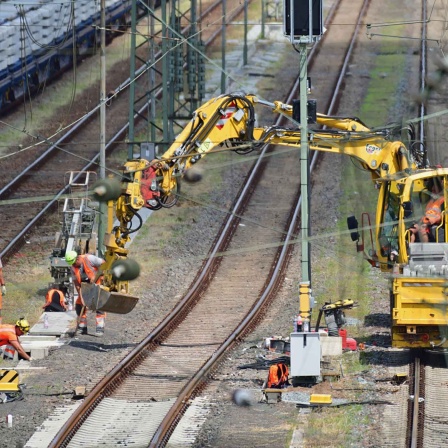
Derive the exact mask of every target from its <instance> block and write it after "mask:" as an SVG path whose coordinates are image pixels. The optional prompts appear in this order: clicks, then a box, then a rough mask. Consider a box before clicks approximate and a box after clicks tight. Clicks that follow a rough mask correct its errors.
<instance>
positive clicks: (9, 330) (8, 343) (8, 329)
mask: <svg viewBox="0 0 448 448" xmlns="http://www.w3.org/2000/svg"><path fill="white" fill-rule="evenodd" d="M29 331H30V324H29V323H28V321H27V320H26V319H24V318H23V317H21V318H20V319H19V320H18V321H17V322H16V324H15V325H0V349H1V350H2V352H3V358H4V359H14V354H15V352H16V350H17V351H18V353H19V359H20V358H23V359H25V360H27V361H31V356H29V355H28V354H27V353H26V352H25V350H24V349H23V347H22V344H21V343H20V342H19V338H18V337H19V336H22V335H23V334H27V333H28V332H29Z"/></svg>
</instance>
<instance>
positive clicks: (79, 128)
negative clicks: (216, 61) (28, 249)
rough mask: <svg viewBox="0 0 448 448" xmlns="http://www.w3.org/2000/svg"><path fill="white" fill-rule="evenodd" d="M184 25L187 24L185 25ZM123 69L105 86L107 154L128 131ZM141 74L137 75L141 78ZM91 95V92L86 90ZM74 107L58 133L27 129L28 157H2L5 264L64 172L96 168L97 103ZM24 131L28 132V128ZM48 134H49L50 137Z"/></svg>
mask: <svg viewBox="0 0 448 448" xmlns="http://www.w3.org/2000/svg"><path fill="white" fill-rule="evenodd" d="M235 3H236V2H235ZM206 6H207V7H206ZM220 6H221V2H220V1H214V2H211V3H209V4H208V5H204V11H203V12H202V15H201V18H200V20H202V21H211V22H212V23H214V22H215V21H216V17H217V16H219V15H220V14H221V8H220ZM229 8H230V9H229V11H230V13H229V21H231V20H233V19H234V18H235V17H237V16H238V14H240V13H241V12H242V10H243V6H241V5H240V6H237V5H236V6H235V5H233V3H232V4H231V5H229ZM188 26H189V25H186V26H185V28H186V29H188ZM218 29H219V27H218ZM183 32H186V30H183ZM204 35H205V36H204V39H205V44H206V46H209V45H211V44H212V43H213V42H214V40H215V39H217V38H218V37H219V31H217V30H216V27H209V28H208V29H207V30H206V32H205V33H204ZM161 56H162V54H161V52H159V53H157V54H156V55H155V56H154V60H159V59H161ZM159 63H160V62H159ZM146 68H147V67H146V65H144V64H142V65H141V67H140V68H138V70H137V74H141V73H142V72H143V71H144V70H145V69H146ZM126 70H128V69H127V65H126V64H121V67H118V68H116V69H115V70H114V71H113V73H114V77H113V79H114V80H115V82H117V85H115V86H109V89H108V90H113V91H114V92H116V95H115V96H114V99H113V101H112V102H111V104H110V106H109V107H108V110H107V130H106V141H107V144H106V151H107V153H108V154H109V155H110V153H111V152H112V151H113V150H114V149H117V148H123V147H124V145H125V142H124V141H125V136H126V132H127V130H128V122H127V114H123V113H122V111H123V110H128V107H129V96H128V89H127V86H128V85H129V77H128V73H126ZM159 71H161V70H159ZM120 76H121V78H120ZM143 78H144V77H141V76H140V80H143ZM89 95H93V93H92V92H90V93H89ZM160 95H161V91H158V92H157V94H156V96H160ZM95 96H96V94H95ZM146 107H147V105H146V104H143V105H140V109H139V110H138V111H137V114H136V120H137V121H136V123H138V121H139V119H140V118H141V113H142V110H143V109H144V108H146ZM78 111H79V112H81V114H82V115H81V118H80V117H79V116H76V118H74V119H73V124H72V125H70V126H68V128H67V129H66V130H65V131H64V132H63V133H58V131H57V129H56V128H55V129H54V130H53V131H52V129H51V125H50V126H49V129H48V130H47V131H46V132H45V134H46V135H47V136H45V137H44V136H43V135H41V134H31V133H29V137H30V138H29V139H28V140H27V142H28V143H30V149H28V151H27V152H26V154H27V157H26V158H25V157H20V158H18V157H17V156H11V157H9V158H6V159H4V160H3V161H2V169H3V173H4V176H3V179H2V185H1V187H0V200H1V201H2V216H3V217H4V220H5V222H10V223H14V225H11V226H7V225H5V227H4V229H3V232H2V235H1V236H0V257H1V258H2V260H3V261H4V262H5V263H7V262H8V259H9V258H10V257H11V256H12V255H13V254H14V253H15V252H16V251H17V250H18V249H19V248H20V247H21V246H22V245H23V244H24V243H25V241H26V239H27V235H29V234H30V233H32V231H33V229H34V227H35V226H36V225H38V224H39V223H41V222H42V221H43V220H44V219H45V217H46V216H48V214H49V213H50V212H52V211H54V210H55V209H56V207H57V203H58V200H59V198H61V196H62V195H64V193H66V192H67V185H65V183H64V181H65V177H66V176H65V175H66V173H67V171H69V170H70V171H86V170H96V169H97V167H98V164H99V154H98V147H99V144H98V129H99V105H95V107H93V108H92V109H91V110H88V111H86V110H85V108H84V107H81V108H79V106H78ZM5 120H7V119H5ZM2 121H3V123H5V122H7V121H4V120H2ZM23 131H24V132H25V133H27V132H28V131H27V130H26V128H25V129H24V130H23ZM53 132H54V133H53ZM48 134H52V135H53V137H48ZM56 136H57V138H56ZM11 150H13V149H11ZM112 171H114V170H113V169H112ZM20 203H26V205H27V206H26V207H23V208H22V210H21V213H20V214H19V213H17V204H20Z"/></svg>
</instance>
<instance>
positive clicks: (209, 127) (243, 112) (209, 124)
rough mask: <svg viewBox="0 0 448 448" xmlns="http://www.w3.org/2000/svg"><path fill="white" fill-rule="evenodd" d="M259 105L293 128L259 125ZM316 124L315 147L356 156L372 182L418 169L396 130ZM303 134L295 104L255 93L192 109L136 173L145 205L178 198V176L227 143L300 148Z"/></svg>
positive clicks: (245, 147) (326, 120) (328, 120)
mask: <svg viewBox="0 0 448 448" xmlns="http://www.w3.org/2000/svg"><path fill="white" fill-rule="evenodd" d="M257 105H261V106H264V107H268V108H270V109H271V111H272V112H273V113H278V114H282V115H284V116H286V117H289V118H290V119H291V120H290V123H291V124H292V125H293V126H292V127H285V126H265V127H257V126H256V125H255V122H256V115H255V107H256V106H257ZM317 124H318V125H319V126H321V127H325V128H324V129H317V130H310V131H309V139H308V140H309V145H310V148H311V149H313V150H317V151H326V152H332V153H337V154H345V155H348V156H351V157H354V158H356V159H357V160H358V161H359V162H360V163H361V165H362V166H363V167H364V168H365V169H367V170H369V171H370V172H371V175H372V179H374V180H375V179H377V178H381V177H384V176H386V175H391V174H394V173H397V172H400V171H406V170H407V169H412V168H415V167H416V164H415V162H414V160H413V157H412V155H411V154H410V152H409V151H408V149H407V148H406V146H405V145H404V144H403V143H401V142H400V141H395V140H394V139H393V136H394V132H393V131H394V130H395V129H394V128H391V129H388V128H386V129H379V130H372V129H369V128H368V127H367V126H366V125H365V124H364V123H362V121H361V120H359V119H358V118H346V117H330V116H326V115H323V114H318V115H317ZM300 138H301V136H300V126H299V124H298V123H296V122H294V120H292V106H290V105H288V104H284V103H282V102H280V101H276V102H274V103H270V102H267V101H264V100H260V99H258V98H257V97H256V96H255V95H244V94H229V95H222V96H219V97H217V98H213V99H211V100H209V101H207V102H206V103H205V104H203V105H202V106H201V107H199V108H198V109H197V110H196V111H195V112H194V116H193V118H192V120H191V121H190V122H189V123H188V124H187V125H186V126H185V128H184V129H183V131H182V132H181V133H180V134H179V135H178V136H177V137H176V139H175V141H174V142H173V144H172V145H171V146H170V148H169V149H168V150H167V151H166V152H165V153H164V154H163V155H162V156H161V157H160V158H159V159H155V160H152V161H151V162H149V163H148V162H142V161H139V162H138V163H140V164H141V168H139V169H141V170H142V173H141V180H140V179H138V178H137V177H136V178H135V179H136V180H135V181H136V182H139V183H140V187H141V196H142V199H143V202H144V206H145V207H148V208H150V209H153V210H157V209H160V208H162V207H172V206H173V205H174V204H176V202H177V194H176V193H177V190H178V182H179V179H180V178H182V177H183V176H184V174H185V172H186V171H187V170H188V169H189V168H191V167H192V166H193V165H194V164H196V163H197V162H198V161H199V160H201V159H202V158H203V157H205V155H207V154H208V153H210V152H212V151H216V149H217V148H218V147H220V146H223V145H225V146H227V147H228V148H229V149H231V150H233V151H235V152H237V153H239V154H247V153H249V152H251V151H253V150H254V149H257V148H260V147H262V146H263V145H265V144H275V145H284V146H293V147H300ZM134 163H136V162H134V161H131V162H128V164H131V165H132V164H134ZM128 164H127V165H128Z"/></svg>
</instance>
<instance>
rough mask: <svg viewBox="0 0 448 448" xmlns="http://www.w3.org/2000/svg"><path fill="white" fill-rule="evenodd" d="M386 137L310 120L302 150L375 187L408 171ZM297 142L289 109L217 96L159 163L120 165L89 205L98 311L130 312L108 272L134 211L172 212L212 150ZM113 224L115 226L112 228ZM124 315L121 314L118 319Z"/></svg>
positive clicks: (335, 121)
mask: <svg viewBox="0 0 448 448" xmlns="http://www.w3.org/2000/svg"><path fill="white" fill-rule="evenodd" d="M257 105H259V106H263V107H268V108H269V109H270V110H271V112H272V113H275V114H280V115H284V116H285V117H287V118H289V119H290V120H289V123H290V126H289V127H286V126H278V125H273V126H264V127H258V126H256V113H255V108H256V106H257ZM393 131H395V130H394V129H392V128H385V129H376V130H374V129H370V128H368V127H367V126H366V125H365V124H364V123H362V121H361V120H359V119H358V118H350V117H331V116H326V115H323V114H318V115H317V126H316V129H311V128H310V130H309V131H308V142H309V146H310V148H311V149H312V150H317V151H325V152H332V153H337V154H345V155H348V156H350V157H353V158H355V159H357V160H358V161H359V162H360V164H361V165H362V166H363V167H364V168H365V169H367V170H369V171H370V173H371V176H372V179H373V180H374V181H375V180H376V179H381V178H384V177H386V176H391V175H395V174H396V173H399V172H406V171H407V170H409V169H413V168H415V167H416V165H415V162H414V161H413V157H412V155H411V153H410V152H409V151H408V149H407V148H406V146H405V145H404V144H403V143H401V142H400V141H396V140H394V138H393V136H394V135H395V133H394V132H393ZM300 142H301V130H300V125H299V123H297V122H296V121H295V120H294V119H293V107H292V106H291V105H288V104H284V103H282V102H280V101H276V102H274V103H271V102H267V101H264V100H261V99H259V98H257V97H256V96H255V95H246V94H228V95H222V96H219V97H217V98H212V99H210V100H209V101H207V102H206V103H204V104H203V105H202V106H200V107H199V108H198V109H197V110H196V111H195V112H194V114H193V118H192V119H191V120H190V122H189V123H187V125H186V126H185V128H184V129H183V130H182V132H180V134H179V135H178V136H177V137H176V139H175V140H174V142H173V143H172V145H171V146H170V148H169V149H168V150H167V151H166V152H165V153H164V154H163V155H162V156H161V157H160V158H157V159H154V160H151V161H147V160H144V159H137V160H130V161H128V162H126V163H125V166H124V170H123V178H122V180H121V182H120V183H119V184H118V185H115V186H114V187H113V188H112V190H114V193H111V192H110V191H109V190H110V188H109V187H110V185H107V182H106V183H101V184H100V187H99V188H97V189H96V192H97V193H99V195H97V199H99V200H104V201H108V207H109V223H108V231H107V234H106V236H105V241H104V243H105V246H106V255H105V258H106V263H105V265H104V277H103V283H102V285H101V288H100V289H101V291H103V293H104V291H106V293H107V294H106V295H107V301H108V303H109V305H110V306H105V307H103V308H102V309H103V310H109V311H111V309H116V308H117V307H116V303H118V301H120V300H122V301H124V302H127V303H130V304H131V305H132V308H133V306H134V305H135V302H136V298H135V297H132V296H130V295H129V281H128V279H127V278H124V277H122V278H120V277H117V275H116V273H114V266H116V265H117V263H118V264H120V263H126V261H127V255H128V249H127V248H126V247H125V246H126V244H127V243H128V242H129V240H130V237H129V235H130V234H131V233H132V232H135V231H137V230H138V229H139V228H140V226H141V222H142V220H141V218H140V216H139V210H141V209H142V208H144V207H145V208H149V209H151V210H158V209H160V208H162V207H167V208H169V207H172V206H173V205H175V204H176V202H177V200H178V195H177V191H178V185H179V180H180V179H181V178H182V177H183V176H184V175H185V173H186V172H187V171H188V170H189V169H190V168H191V167H192V166H193V165H195V164H196V163H198V162H199V161H200V160H201V159H203V158H204V157H205V156H206V155H207V154H209V153H211V152H213V151H217V150H218V148H219V147H222V146H225V147H226V148H227V149H230V150H233V151H235V152H237V153H239V154H247V153H250V152H251V151H253V150H255V149H259V148H261V147H262V146H264V145H266V144H273V145H284V146H292V147H297V148H298V147H300V144H301V143H300ZM113 217H115V218H116V220H118V224H116V223H113V222H112V218H113ZM83 295H84V292H83ZM103 295H104V294H103ZM115 299H116V300H115ZM126 299H129V300H126ZM112 305H113V306H112ZM132 308H131V307H130V306H129V307H126V306H124V309H126V311H125V312H129V310H130V309H132ZM100 309H101V308H100ZM113 312H119V311H113Z"/></svg>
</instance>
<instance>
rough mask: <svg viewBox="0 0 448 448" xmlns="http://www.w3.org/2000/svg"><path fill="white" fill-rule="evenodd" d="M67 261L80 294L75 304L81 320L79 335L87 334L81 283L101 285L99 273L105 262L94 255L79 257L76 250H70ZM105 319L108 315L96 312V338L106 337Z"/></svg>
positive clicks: (85, 310)
mask: <svg viewBox="0 0 448 448" xmlns="http://www.w3.org/2000/svg"><path fill="white" fill-rule="evenodd" d="M65 261H66V262H67V264H68V265H69V266H71V268H72V276H73V284H74V285H75V288H76V291H77V292H78V298H77V299H76V302H75V310H76V314H77V316H78V319H79V324H78V334H87V307H86V305H85V303H84V299H83V298H82V293H81V282H83V281H84V282H89V283H95V284H97V285H99V284H100V283H101V277H100V276H99V275H98V271H99V268H100V266H101V265H102V264H103V263H105V260H103V259H102V258H100V257H97V256H95V255H92V254H84V255H78V253H77V252H75V251H74V250H70V251H68V252H67V253H66V254H65ZM105 318H106V313H104V312H102V311H97V312H96V333H95V334H96V336H99V337H101V336H103V335H104V326H105Z"/></svg>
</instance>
